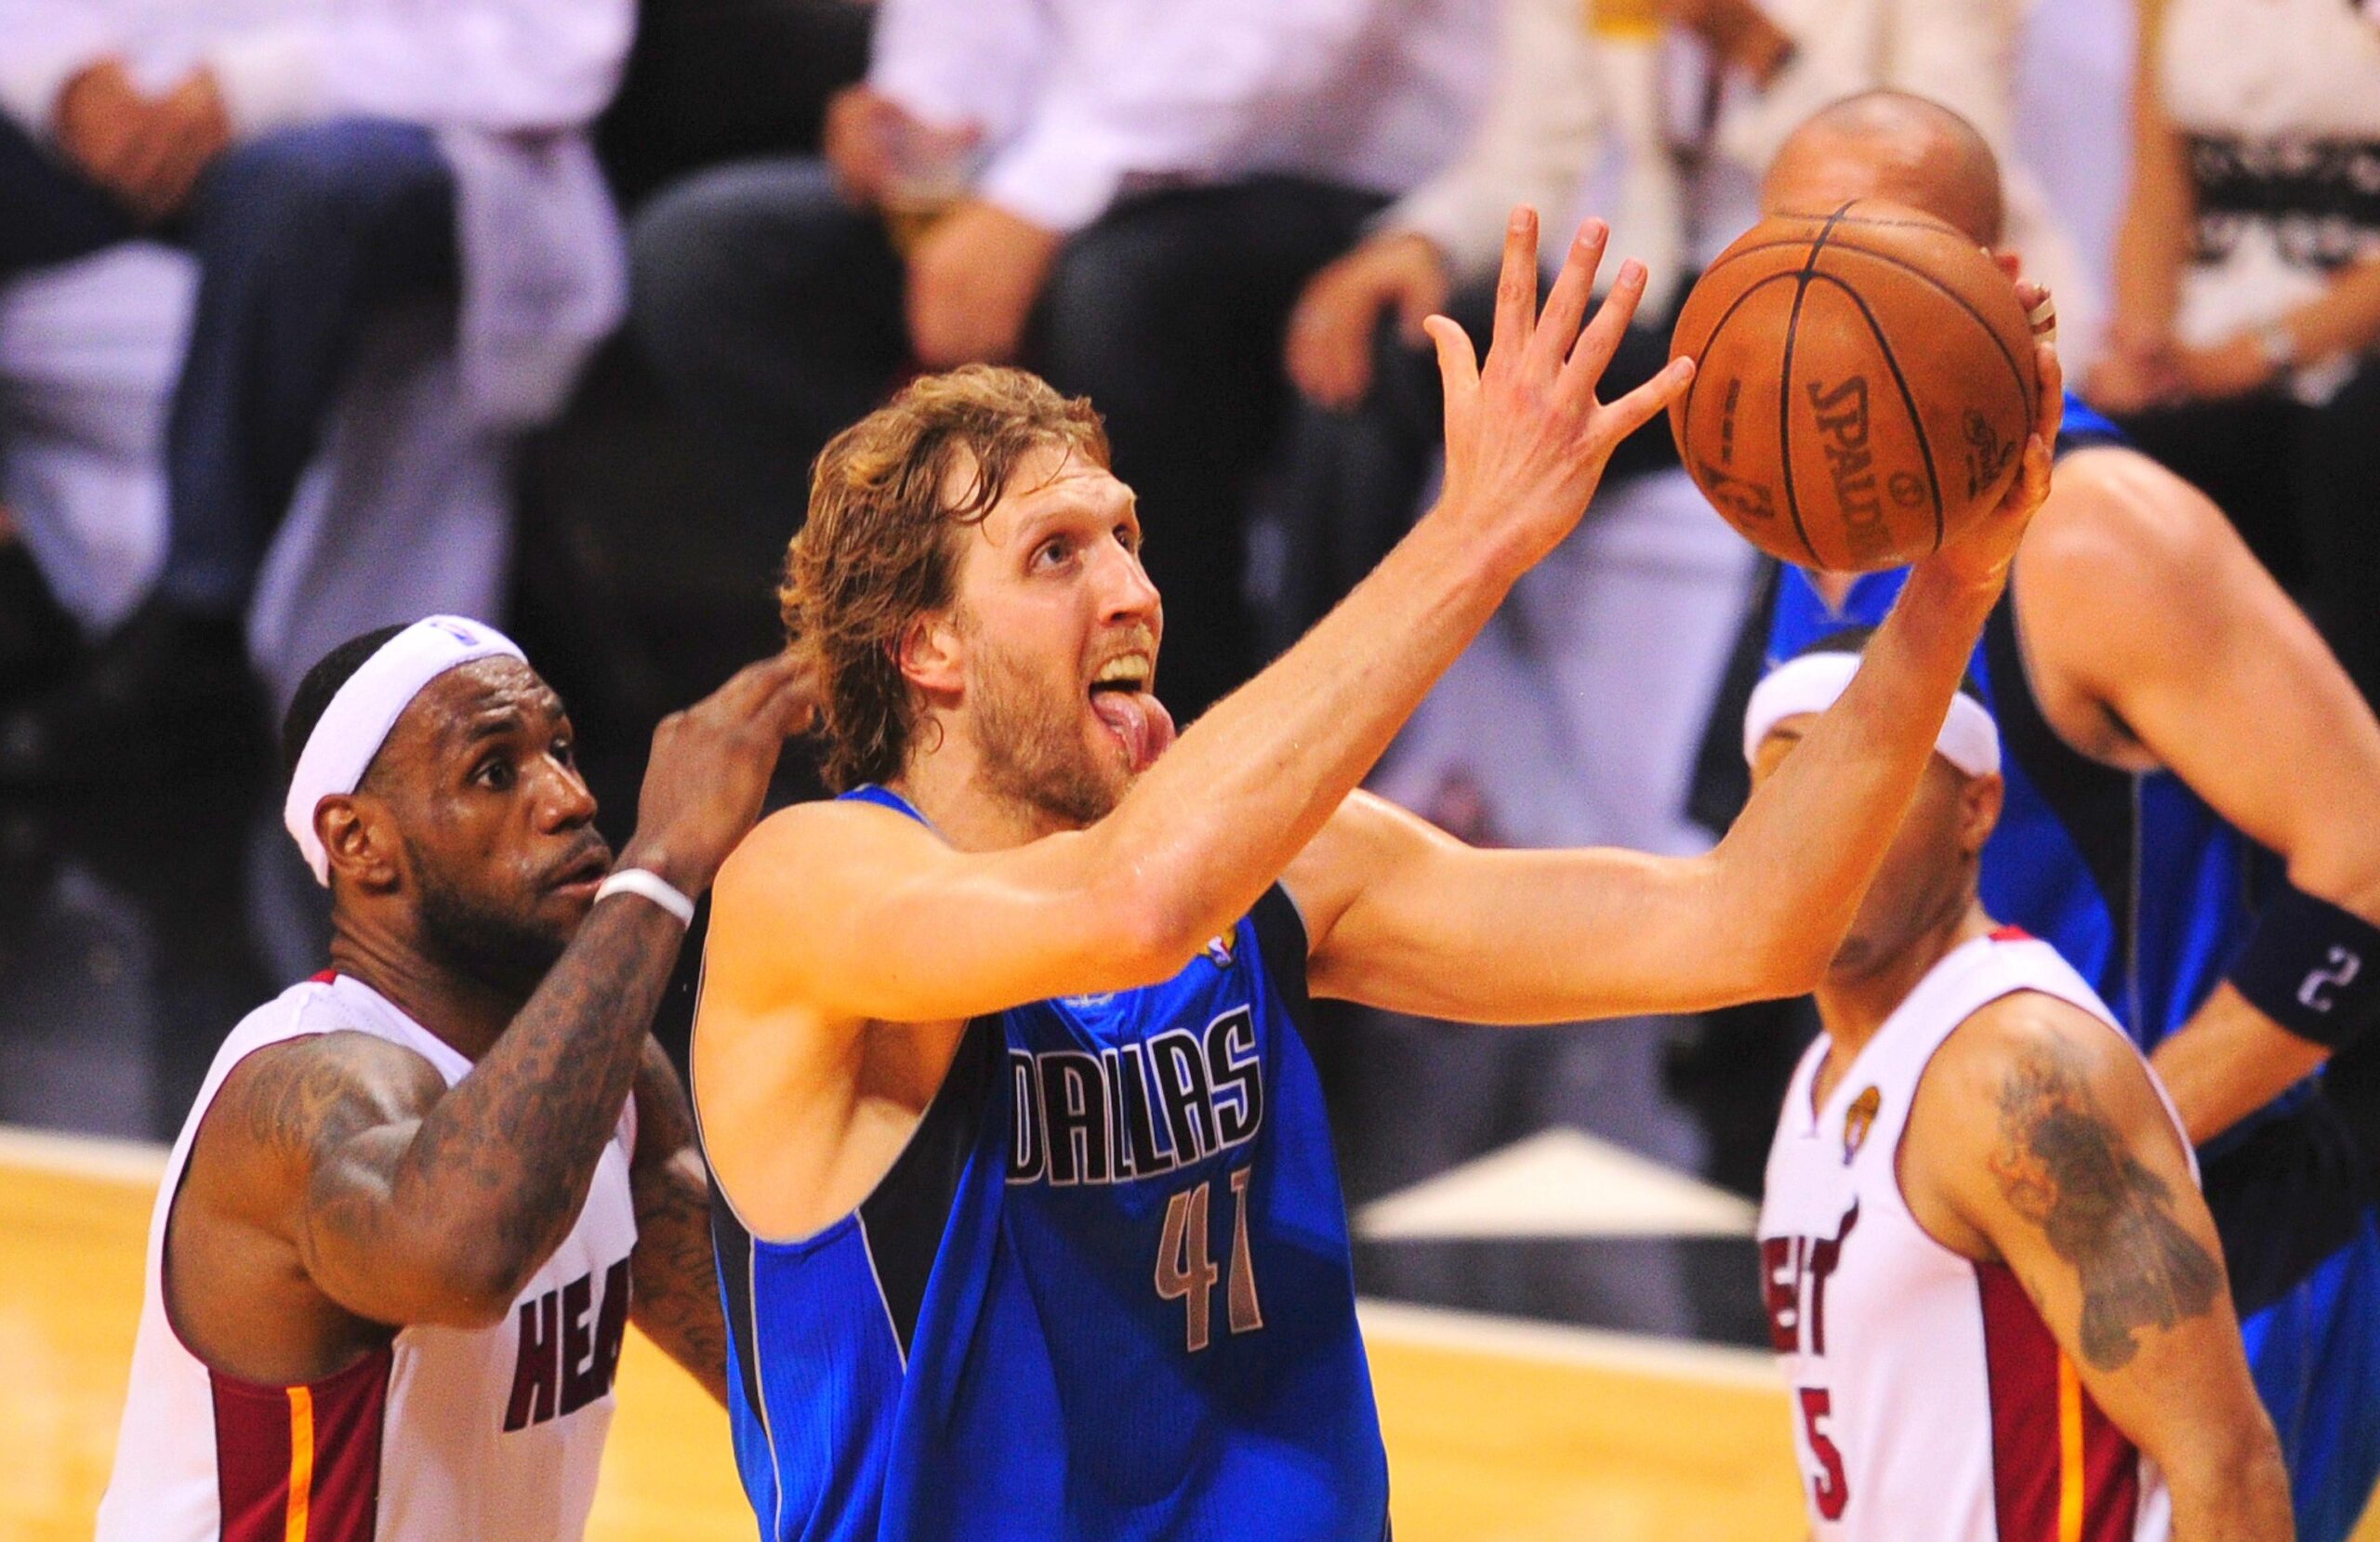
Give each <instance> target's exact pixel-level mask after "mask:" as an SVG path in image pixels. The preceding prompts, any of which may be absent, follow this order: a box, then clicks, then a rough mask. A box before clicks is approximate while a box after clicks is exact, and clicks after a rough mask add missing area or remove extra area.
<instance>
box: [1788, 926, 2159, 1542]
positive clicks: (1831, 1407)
mask: <svg viewBox="0 0 2380 1542" xmlns="http://www.w3.org/2000/svg"><path fill="white" fill-rule="evenodd" d="M2017 991H2039V992H2041V993H2043V995H2052V996H2056V997H2057V998H2058V999H2059V1000H2062V1001H2068V1002H2071V1003H2072V1004H2074V1005H2075V1006H2077V1007H2080V1008H2083V1010H2085V1011H2087V1012H2089V1013H2090V1014H2091V1015H2092V1016H2093V1017H2095V1018H2096V1019H2098V1020H2099V1021H2102V1022H2105V1023H2106V1024H2107V1025H2108V1031H2109V1033H2111V1034H2115V1035H2117V1036H2118V1037H2119V1038H2122V1030H2121V1029H2119V1028H2117V1027H2116V1025H2115V1019H2114V1018H2113V1017H2112V1016H2110V1015H2109V1011H2108V1009H2107V1008H2106V1007H2105V1006H2103V1005H2102V1004H2101V1003H2100V1001H2099V999H2098V997H2097V996H2096V995H2093V994H2092V991H2091V988H2090V986H2088V985H2086V984H2084V983H2083V978H2082V976H2080V975H2078V974H2076V973H2075V972H2074V970H2073V969H2071V968H2069V966H2068V965H2067V962H2066V960H2065V959H2063V958H2061V957H2059V956H2058V955H2057V953H2056V950H2055V949H2053V948H2052V947H2051V946H2050V945H2049V944H2048V943H2046V942H2037V941H2035V940H2034V939H2032V938H2030V937H2028V936H2026V935H2025V934H2024V933H2023V932H2021V931H2018V930H2016V929H2015V928H2013V927H2012V928H2008V929H2003V930H2002V931H1999V932H1996V933H1994V934H1993V935H1991V936H1990V937H1979V938H1977V939H1975V940H1974V941H1972V942H1966V943H1964V944H1963V945H1961V946H1960V947H1958V948H1955V949H1953V950H1952V951H1951V952H1950V954H1949V955H1948V956H1945V957H1944V958H1943V959H1942V961H1941V962H1940V963H1938V964H1937V965H1936V966H1935V967H1934V969H1933V970H1932V971H1931V972H1929V973H1928V974H1927V975H1926V976H1925V978H1924V980H1922V981H1920V982H1918V984H1917V987H1916V989H1914V990H1912V991H1911V992H1910V994H1909V996H1908V998H1907V999H1905V1000H1904V1001H1902V1003H1901V1004H1900V1006H1899V1007H1898V1008H1897V1009H1896V1010H1895V1011H1894V1012H1893V1014H1892V1015H1891V1016H1890V1017H1888V1018H1887V1019H1885V1020H1884V1025H1883V1027H1881V1028H1880V1029H1879V1030H1878V1031H1877V1033H1876V1036H1875V1037H1874V1038H1873V1039H1871V1040H1870V1041H1869V1043H1868V1046H1867V1048H1864V1049H1862V1050H1861V1051H1860V1052H1859V1055H1858V1058H1857V1059H1855V1060H1854V1061H1852V1062H1851V1065H1850V1067H1849V1068H1848V1070H1847V1071H1846V1073H1845V1074H1844V1076H1843V1077H1842V1078H1841V1080H1840V1081H1839V1082H1838V1083H1837V1084H1836V1086H1835V1087H1834V1089H1833V1090H1832V1091H1831V1093H1829V1094H1828V1097H1827V1100H1826V1103H1825V1105H1824V1106H1823V1107H1818V1106H1814V1105H1813V1103H1812V1101H1811V1091H1812V1088H1813V1087H1814V1086H1815V1084H1816V1080H1817V1077H1818V1069H1819V1067H1820V1065H1821V1064H1823V1063H1824V1061H1825V1059H1826V1055H1827V1050H1828V1041H1827V1038H1826V1036H1825V1035H1819V1037H1818V1042H1817V1043H1815V1044H1813V1045H1812V1046H1811V1047H1810V1049H1809V1052H1808V1053H1807V1054H1805V1055H1804V1056H1803V1057H1802V1063H1801V1065H1800V1067H1799V1068H1798V1069H1797V1070H1796V1071H1795V1072H1794V1074H1793V1082H1792V1087H1791V1088H1790V1089H1789V1090H1788V1091H1787V1092H1786V1095H1785V1112H1784V1116H1783V1118H1782V1119H1781V1120H1780V1121H1779V1122H1778V1129H1777V1140H1776V1144H1775V1145H1773V1146H1772V1147H1771V1148H1770V1149H1769V1153H1768V1177H1767V1185H1766V1192H1765V1195H1764V1196H1763V1199H1762V1203H1761V1211H1760V1268H1761V1286H1762V1295H1763V1298H1764V1300H1765V1306H1766V1308H1767V1316H1768V1327H1769V1335H1770V1338H1771V1339H1772V1340H1773V1341H1774V1343H1775V1345H1776V1349H1777V1352H1778V1356H1779V1358H1780V1359H1781V1361H1782V1363H1783V1365H1784V1369H1785V1372H1786V1377H1787V1385H1788V1388H1789V1391H1790V1395H1791V1396H1792V1417H1793V1426H1794V1430H1793V1436H1794V1444H1795V1446H1796V1447H1797V1448H1798V1451H1799V1454H1800V1456H1801V1463H1802V1472H1803V1477H1804V1486H1805V1492H1806V1495H1807V1497H1808V1499H1809V1509H1810V1516H1811V1521H1812V1523H1813V1525H1814V1527H1815V1530H1816V1534H1817V1535H1818V1538H1819V1539H1820V1542H1913V1539H1915V1538H1921V1537H1922V1538H1924V1539H1925V1542H2164V1538H2165V1537H2166V1535H2167V1533H2168V1532H2169V1531H2170V1529H2171V1514H2172V1507H2171V1503H2170V1501H2169V1499H2168V1497H2167V1496H2166V1493H2165V1485H2164V1481H2163V1479H2162V1477H2161V1476H2160V1475H2159V1473H2158V1471H2157V1470H2156V1465H2155V1464H2154V1463H2153V1462H2151V1461H2149V1458H2147V1457H2146V1456H2142V1455H2141V1453H2140V1452H2139V1450H2138V1448H2136V1447H2135V1446H2134V1445H2133V1443H2131V1442H2130V1441H2129V1440H2127V1439H2126V1438H2125V1437H2124V1435H2123V1433H2122V1431H2121V1430H2118V1429H2117V1428H2116V1427H2115V1426H2114V1424H2112V1423H2111V1422H2109V1419H2108V1417H2107V1416H2106V1415H2105V1414H2103V1413H2101V1412H2100V1410H2099V1407H2098V1405H2097V1404H2096V1403H2094V1402H2093V1401H2092V1398H2091V1395H2090V1393H2089V1392H2088V1391H2087V1390H2084V1388H2083V1384H2082V1381H2081V1379H2080V1377H2078V1376H2077V1374H2076V1371H2075V1367H2074V1365H2073V1364H2072V1362H2070V1361H2069V1360H2068V1359H2067V1358H2066V1356H2065V1355H2064V1354H2063V1353H2062V1352H2061V1351H2059V1348H2058V1344H2057V1340H2056V1338H2052V1337H2051V1335H2050V1331H2049V1327H2048V1325H2046V1324H2044V1323H2043V1321H2042V1317H2041V1314H2040V1313H2039V1312H2038V1311H2034V1309H2033V1304H2032V1302H2031V1300H2030V1299H2029V1298H2027V1296H2026V1295H2025V1291H2024V1287H2023V1286H2022V1285H2020V1284H2018V1283H2017V1279H2016V1272H2014V1271H2013V1270H2011V1269H2009V1268H2008V1267H2007V1266H2006V1265H2005V1264H1996V1263H1994V1264H1987V1263H1977V1262H1976V1261H1974V1260H1973V1259H1967V1258H1964V1257H1963V1256H1961V1255H1959V1254H1957V1253H1953V1252H1952V1251H1950V1249H1949V1248H1947V1247H1945V1246H1943V1245H1941V1244H1940V1243H1938V1242H1937V1241H1936V1240H1935V1239H1934V1237H1933V1235H1932V1234H1931V1233H1929V1232H1926V1231H1925V1230H1924V1228H1923V1227H1921V1226H1920V1225H1919V1224H1918V1223H1917V1220H1916V1219H1915V1218H1914V1217H1912V1216H1911V1214H1910V1212H1909V1206H1908V1205H1907V1204H1906V1203H1905V1202H1904V1200H1903V1199H1902V1197H1901V1190H1900V1180H1899V1176H1898V1172H1897V1166H1896V1163H1895V1160H1894V1159H1895V1154H1896V1153H1897V1151H1898V1149H1899V1146H1900V1139H1901V1130H1902V1127H1903V1126H1904V1125H1905V1124H1906V1122H1907V1120H1908V1117H1909V1107H1910V1101H1911V1098H1912V1097H1914V1095H1915V1094H1916V1091H1917V1086H1918V1081H1919V1079H1920V1078H1921V1077H1922V1076H1923V1075H1924V1074H1925V1067H1926V1065H1927V1063H1928V1062H1929V1061H1932V1059H1933V1057H1934V1052H1935V1050H1936V1049H1937V1048H1940V1047H1941V1044H1942V1042H1943V1041H1944V1040H1945V1039H1947V1038H1949V1037H1950V1034H1951V1031H1952V1030H1954V1029H1956V1028H1957V1027H1958V1026H1959V1024H1961V1023H1962V1022H1964V1021H1966V1020H1967V1019H1968V1018H1969V1017H1970V1016H1972V1015H1973V1014H1974V1013H1975V1012H1976V1010H1977V1008H1981V1007H1983V1006H1984V1005H1985V1004H1987V1003H1989V1002H1991V1001H1996V1000H1998V999H1999V998H2000V997H2002V996H2004V995H2010V994H2012V993H2014V992H2017ZM2124 1043H2125V1047H2126V1048H2128V1049H2129V1048H2131V1041H2130V1040H2129V1039H2125V1040H2124ZM2135 1053H2137V1051H2135ZM2159 1096H2160V1097H2161V1098H2162V1096H2163V1094H2162V1089H2161V1091H2160V1094H2159ZM2166 1112H2167V1114H2172V1112H2173V1110H2172V1106H2171V1105H2170V1104H2168V1105H2167V1108H2166ZM1993 1116H1994V1115H1993V1114H1992V1113H1991V1111H1990V1110H1977V1117H1979V1118H1989V1117H1993ZM2180 1127H2181V1126H2180V1121H2179V1120H2178V1119H2176V1120H2175V1130H2176V1131H2177V1132H2178V1131H2179V1129H2180ZM2184 1145H2185V1149H2187V1146H2188V1142H2187V1141H2185V1142H2184ZM2192 1172H2193V1175H2195V1172H2196V1168H2195V1166H2193V1168H2192Z"/></svg>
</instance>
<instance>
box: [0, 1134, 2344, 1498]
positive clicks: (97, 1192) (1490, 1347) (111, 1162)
mask: <svg viewBox="0 0 2380 1542" xmlns="http://www.w3.org/2000/svg"><path fill="white" fill-rule="evenodd" d="M159 1166H160V1156H159V1153H157V1152H156V1151H155V1150H154V1149H153V1148H150V1147H145V1146H134V1145H125V1144H118V1143H114V1142H105V1141H96V1140H81V1139H76V1138H63V1137H54V1136H44V1135H32V1134H24V1133H20V1132H13V1131H7V1130H0V1366H5V1367H7V1373H8V1374H7V1377H6V1378H5V1380H0V1537H5V1538H8V1539H10V1542H86V1539H87V1538H88V1537H89V1536H90V1535H91V1515H92V1511H93V1509H94V1508H95V1507H96V1506H97V1504H98V1502H99V1491H100V1488H101V1487H102V1486H103V1485H104V1483H105V1482H106V1478H107V1473H108V1469H109V1466H110V1463H111V1461H112V1456H113V1451H114V1445H115V1433H116V1419H117V1415H118V1413H119V1410H120V1409H121V1406H122V1401H123V1396H124V1380H125V1368H126V1363H127V1361H128V1359H129V1356H130V1352H131V1347H132V1334H133V1326H134V1323H135V1320H136V1317H137V1315H138V1312H139V1301H140V1268H141V1255H142V1251H143V1245H144V1242H145V1238H146V1232H147V1226H148V1216H149V1207H150V1201H151V1198H152V1194H153V1193H154V1191H155V1186H156V1181H157V1173H158V1170H159ZM1364 1326H1365V1338H1366V1340H1367V1343H1368V1345H1369V1351H1370V1355H1371V1363H1372V1373H1373V1378H1374V1382H1375V1385H1376V1386H1377V1388H1378V1391H1379V1397H1380V1405H1381V1417H1382V1425H1383V1427H1384V1429H1385V1431H1386V1435H1387V1440H1388V1454H1389V1464H1390V1482H1391V1491H1392V1494H1393V1499H1392V1504H1393V1507H1394V1519H1395V1530H1396V1535H1397V1536H1398V1538H1399V1542H1524V1539H1526V1542H1538V1539H1546V1538H1591V1539H1593V1542H1792V1539H1795V1538H1799V1537H1802V1536H1804V1535H1806V1534H1807V1526H1806V1524H1805V1522H1804V1521H1803V1518H1802V1515H1803V1512H1802V1508H1801V1497H1800V1494H1799V1490H1798V1488H1797V1486H1796V1478H1795V1475H1794V1471H1793V1463H1792V1453H1791V1446H1790V1435H1789V1426H1788V1424H1787V1413H1786V1403H1785V1395H1784V1391H1783V1390H1782V1388H1781V1386H1780V1385H1779V1384H1778V1381H1777V1380H1776V1378H1775V1377H1774V1375H1773V1373H1772V1372H1771V1370H1770V1368H1769V1365H1768V1364H1767V1361H1766V1357H1765V1356H1763V1355H1759V1354H1756V1353H1753V1352H1752V1351H1742V1350H1730V1349H1720V1348H1713V1347H1704V1346H1696V1345H1681V1344H1672V1343H1667V1342H1657V1341H1652V1340H1646V1339H1642V1338H1627V1337H1623V1336H1620V1335H1609V1334H1596V1333H1591V1332H1587V1331H1584V1330H1580V1329H1576V1328H1567V1327H1554V1326H1551V1325H1534V1324H1527V1323H1521V1322H1515V1321H1513V1320H1510V1319H1497V1318H1486V1317H1476V1316H1471V1315H1468V1314H1463V1313H1456V1312H1448V1311H1440V1310H1437V1309H1429V1308H1415V1307H1407V1306H1399V1305H1395V1304H1393V1303H1384V1302H1367V1303H1366V1304H1365V1308H1364ZM753 1535H754V1527H753V1522H752V1517H751V1512H750V1510H749V1509H747V1506H746V1505H745V1502H744V1496H743V1493H742V1490H741V1489H740V1488H738V1487H737V1485H736V1482H735V1470H734V1458H733V1456H732V1455H731V1454H730V1450H729V1446H728V1440H727V1420H726V1416H725V1415H724V1414H723V1413H721V1411H720V1410H719V1409H718V1408H717V1407H716V1406H715V1405H714V1404H711V1403H710V1401H709V1400H708V1399H707V1397H705V1396H704V1394H703V1393H702V1392H701V1391H700V1390H698V1389H697V1388H696V1387H695V1385H694V1382H693V1380H692V1379H691V1378H689V1377H686V1376H685V1375H684V1374H683V1373H682V1372H681V1371H680V1370H678V1368H677V1367H676V1366H675V1365H672V1364H669V1362H668V1361H667V1360H665V1359H664V1358H663V1357H662V1356H661V1354H660V1353H659V1352H658V1351H655V1349H654V1348H653V1347H652V1346H651V1345H650V1344H648V1343H646V1342H645V1341H644V1340H643V1339H642V1338H641V1337H639V1336H637V1335H634V1334H631V1335H630V1336H629V1344H628V1352H627V1354H626V1355H625V1357H624V1358H623V1361H622V1364H621V1369H620V1380H619V1412H618V1416H617V1418H616V1419H615V1423H614V1425H613V1433H612V1440H611V1444H610V1448H609V1450H608V1451H607V1453H606V1455H605V1457H604V1468H603V1476H602V1488H601V1491H600V1494H599V1496H598V1499H597V1502H596V1507H595V1517H594V1522H593V1524H592V1525H591V1526H590V1528H589V1530H588V1536H589V1537H590V1538H591V1539H593V1542H713V1539H716V1542H749V1539H750V1538H751V1537H752V1536H753ZM1912 1542H1916V1539H1912ZM2357 1542H2380V1524H2375V1521H2374V1519H2373V1518H2367V1519H2366V1522H2365V1523H2364V1525H2363V1526H2362V1527H2361V1528H2360V1530H2359V1532H2358V1534H2357Z"/></svg>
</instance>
